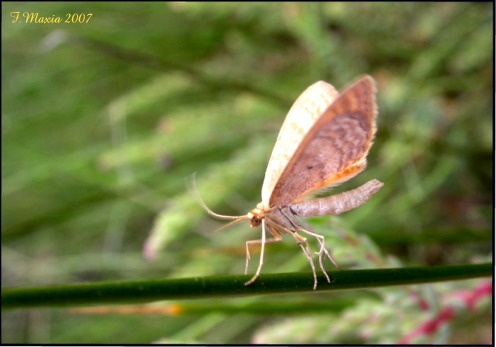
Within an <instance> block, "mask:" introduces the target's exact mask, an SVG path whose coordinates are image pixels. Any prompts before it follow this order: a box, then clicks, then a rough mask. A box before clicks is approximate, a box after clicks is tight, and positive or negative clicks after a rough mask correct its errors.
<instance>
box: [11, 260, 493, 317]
mask: <svg viewBox="0 0 496 347" xmlns="http://www.w3.org/2000/svg"><path fill="white" fill-rule="evenodd" d="M492 271H493V265H492V264H491V263H486V264H471V265H453V266H435V267H410V268H395V269H378V270H342V271H334V272H329V276H330V277H331V283H327V282H326V280H325V277H324V276H323V275H321V276H319V285H318V287H317V290H316V291H332V290H343V289H360V288H377V287H383V286H398V285H408V284H422V283H429V282H442V281H453V280H464V279H470V278H478V277H488V276H491V275H492ZM249 278H251V277H250V276H207V277H192V278H181V279H169V280H149V281H123V282H102V283H94V284H77V285H61V286H50V287H43V288H19V289H5V290H2V309H19V308H29V307H43V306H44V307H51V306H81V305H90V304H93V305H94V304H117V303H119V304H122V303H128V304H129V303H136V302H150V301H157V300H177V299H202V298H203V299H205V298H212V297H236V296H248V295H259V294H277V293H296V292H313V290H312V287H313V278H312V275H311V274H310V273H283V274H264V275H260V277H259V278H258V279H257V280H256V281H255V283H253V284H251V285H249V286H245V285H244V283H245V282H246V280H248V279H249Z"/></svg>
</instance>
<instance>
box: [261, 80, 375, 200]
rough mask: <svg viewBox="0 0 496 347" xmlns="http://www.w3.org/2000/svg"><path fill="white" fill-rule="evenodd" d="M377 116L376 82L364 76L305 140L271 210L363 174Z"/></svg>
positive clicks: (278, 185)
mask: <svg viewBox="0 0 496 347" xmlns="http://www.w3.org/2000/svg"><path fill="white" fill-rule="evenodd" d="M376 114H377V107H376V103H375V82H374V80H373V79H372V77H370V76H365V77H362V78H361V79H359V80H358V81H357V82H355V83H354V84H353V85H351V86H350V87H348V88H347V89H346V90H345V91H344V92H343V93H342V94H341V95H340V96H339V97H338V98H337V99H336V100H335V101H334V102H333V103H332V104H331V105H330V106H329V107H328V108H327V109H326V110H325V111H324V112H323V114H322V115H321V116H320V118H319V119H317V121H316V122H315V124H314V125H313V126H312V127H311V128H310V130H309V131H308V133H307V134H306V135H305V136H304V137H303V139H302V141H301V143H300V145H299V146H298V148H297V149H296V151H295V152H294V154H293V156H292V157H291V159H290V160H289V162H288V164H287V166H286V168H285V169H284V171H283V172H282V174H281V176H280V177H279V179H278V181H277V183H276V185H275V187H274V189H273V191H272V195H271V196H270V199H269V206H270V207H274V206H283V205H286V204H289V203H291V202H293V201H295V200H297V199H298V198H299V197H302V196H304V195H306V194H309V193H311V192H312V191H315V190H317V189H320V188H323V187H325V186H328V185H331V184H336V183H338V182H343V181H346V180H348V179H350V178H351V177H353V176H355V175H356V174H358V173H359V172H360V171H362V170H363V169H364V168H365V166H366V156H367V153H368V151H369V149H370V147H371V145H372V139H373V137H374V133H375V130H376V127H375V116H376Z"/></svg>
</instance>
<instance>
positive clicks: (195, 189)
mask: <svg viewBox="0 0 496 347" xmlns="http://www.w3.org/2000/svg"><path fill="white" fill-rule="evenodd" d="M191 184H192V186H190V185H189V184H187V187H188V190H189V191H190V193H191V194H192V195H193V197H194V198H195V200H196V201H197V202H198V203H199V204H200V206H201V207H202V208H203V209H204V210H205V211H206V212H207V213H208V214H209V215H211V216H213V217H215V218H218V219H224V220H232V221H233V222H231V223H228V224H226V225H225V226H224V227H227V226H230V225H233V224H235V223H237V222H240V221H242V220H247V219H249V217H248V216H247V215H243V216H225V215H222V214H218V213H215V212H214V211H212V210H211V209H209V208H208V206H207V204H205V202H204V201H203V199H202V198H201V197H200V193H199V191H198V187H197V186H196V172H195V173H193V179H192V181H191ZM224 227H222V229H223V228H224Z"/></svg>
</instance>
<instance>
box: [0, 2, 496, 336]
mask: <svg viewBox="0 0 496 347" xmlns="http://www.w3.org/2000/svg"><path fill="white" fill-rule="evenodd" d="M2 9H3V11H2V16H3V18H2V48H3V49H2V58H3V59H2V86H3V88H2V144H3V146H2V285H3V286H4V287H21V286H28V285H29V286H39V285H43V284H48V283H74V282H86V281H89V282H94V281H99V280H117V279H139V278H162V277H189V276H196V275H199V276H201V275H208V274H235V273H242V272H243V269H244V261H245V258H244V242H245V240H248V239H255V238H258V237H259V232H257V231H255V230H252V229H250V228H249V227H248V226H247V225H240V226H237V227H235V228H232V229H230V230H223V231H222V232H221V233H213V232H212V231H213V230H215V229H216V228H217V227H219V226H220V225H222V224H219V223H217V222H214V221H212V220H211V219H210V218H207V216H206V213H205V212H204V211H203V210H202V209H201V207H200V206H199V205H198V204H197V203H196V202H195V200H194V199H193V197H192V195H191V194H190V192H188V190H187V188H186V186H187V184H186V183H187V182H188V181H189V180H191V176H192V174H193V173H195V172H196V177H197V184H198V188H199V191H200V194H201V196H202V198H203V199H204V200H205V201H206V203H207V205H208V206H210V208H212V209H213V210H215V211H217V212H219V213H222V214H233V215H240V214H244V213H246V212H247V211H249V210H250V209H252V208H253V207H255V205H256V203H258V202H259V199H260V188H261V184H262V181H263V174H264V172H265V166H266V164H267V161H268V158H269V156H270V151H271V148H272V146H273V144H274V142H275V139H276V136H277V132H278V129H279V127H280V125H281V124H282V122H283V120H284V116H285V113H286V112H287V110H289V108H290V106H291V103H292V102H293V101H294V100H295V99H296V97H297V96H298V95H299V93H301V92H302V91H303V90H304V89H305V88H306V87H307V86H308V85H310V84H312V83H313V82H315V81H317V80H325V81H328V82H330V83H332V84H333V85H334V86H336V88H337V89H342V88H343V87H345V86H346V85H347V84H348V83H350V82H351V81H353V80H354V78H356V76H358V75H360V74H365V73H366V74H370V75H372V76H373V77H374V78H375V79H376V80H377V82H378V88H379V91H378V104H379V118H378V133H377V137H376V140H375V144H374V146H373V147H372V150H371V153H370V154H369V159H368V162H369V168H368V169H367V170H366V171H365V172H364V173H362V174H361V175H359V176H358V177H357V178H356V179H353V180H352V181H351V182H347V183H345V184H343V185H342V186H341V187H339V188H336V189H335V190H334V191H341V190H344V189H350V188H354V187H357V186H358V185H359V184H361V183H363V182H365V181H366V180H368V179H372V178H377V179H380V180H381V181H383V182H384V183H385V187H384V188H383V190H382V191H381V192H380V193H378V194H377V195H376V196H374V197H373V198H372V199H371V200H370V201H369V202H368V203H367V204H365V205H364V206H362V207H360V208H358V209H356V210H354V211H351V212H349V213H347V214H345V215H343V216H338V217H333V218H324V219H318V220H317V219H315V220H311V221H309V223H311V225H312V227H313V228H314V229H315V230H318V231H319V232H320V233H323V234H325V235H326V240H327V244H328V246H329V247H330V248H331V250H332V252H333V254H334V257H335V258H336V259H337V260H338V262H339V263H340V264H342V265H343V266H345V267H350V268H351V267H353V266H356V267H371V268H373V267H374V266H381V265H382V266H391V265H399V264H405V265H408V264H412V265H434V264H463V263H469V262H477V261H480V260H483V259H489V258H488V257H490V255H491V251H492V233H491V226H492V224H491V223H492V213H493V207H492V197H493V184H494V182H493V174H494V173H493V164H494V157H493V152H492V151H493V148H492V145H493V126H494V125H493V115H492V105H493V104H492V101H493V100H492V97H493V75H494V71H493V65H492V61H493V52H494V50H493V47H492V44H493V31H492V28H493V4H492V3H468V2H467V3H415V2H409V3H325V4H324V3H277V4H275V3H269V4H267V3H256V4H239V3H215V4H211V3H181V2H178V3H119V4H114V3H105V2H103V3H77V2H76V3H13V2H11V3H2ZM14 11H19V12H20V13H21V14H23V13H25V12H38V13H39V15H40V16H41V15H43V16H48V17H52V16H61V17H62V18H63V19H65V15H66V13H78V14H80V13H86V14H87V13H92V14H93V16H92V17H91V19H90V20H89V22H88V23H85V24H81V23H72V24H65V23H60V24H35V23H25V22H17V23H12V18H11V15H10V14H11V13H12V12H14ZM329 221H330V224H329V223H328V222H329ZM355 232H357V233H355ZM143 249H144V250H145V254H146V255H147V256H148V257H154V259H153V261H147V260H145V258H144V257H143V253H142V250H143ZM251 265H252V267H251V270H250V271H254V269H255V266H256V264H251ZM328 266H331V265H330V264H328ZM296 270H305V271H307V270H308V263H307V262H306V259H305V258H304V256H302V254H301V252H300V250H299V248H298V247H297V246H296V245H295V244H294V241H293V240H290V238H288V240H285V241H284V242H282V244H277V245H276V244H274V245H269V246H268V247H267V253H266V264H265V265H264V269H263V271H264V272H278V271H296ZM474 286H476V283H475V282H467V281H466V282H458V283H457V282H454V283H448V284H445V285H439V286H438V285H436V286H422V287H415V288H414V287H412V288H409V289H405V288H397V289H378V290H376V292H377V293H380V298H381V299H380V300H379V299H378V300H372V299H360V300H359V297H357V302H356V304H355V305H352V306H350V308H349V310H347V311H346V312H344V313H342V314H341V313H340V314H339V315H336V313H334V312H330V313H329V314H330V316H329V317H327V318H325V319H322V313H319V317H317V319H316V318H315V317H313V316H304V315H301V316H299V317H298V318H297V319H294V320H293V321H292V322H291V323H289V322H288V321H287V318H286V320H281V319H280V317H278V316H268V315H256V314H254V315H246V313H250V312H251V311H250V310H248V309H247V310H246V311H243V310H242V309H241V310H240V311H239V314H227V313H215V312H212V313H204V314H197V315H191V316H187V315H174V316H146V317H144V316H139V315H138V316H129V315H123V314H110V315H104V316H101V315H100V316H95V315H83V314H74V313H68V312H67V311H62V310H29V311H22V312H16V313H9V314H3V318H4V319H3V320H2V342H3V343H34V344H41V343H147V342H154V341H161V342H169V343H175V342H197V343H246V342H250V341H253V342H260V343H262V342H273V343H274V342H278V343H289V342H299V343H312V342H320V343H345V342H352V343H359V342H365V343H394V342H397V341H399V340H400V339H401V338H402V337H404V336H406V335H407V334H408V332H410V331H411V330H412V329H414V327H415V326H417V325H418V324H419V322H421V321H422V320H423V319H424V318H425V317H426V316H429V314H430V315H432V314H433V311H431V310H427V311H425V310H424V311H422V310H421V309H420V308H419V305H418V302H417V301H416V300H413V299H411V295H410V294H411V292H412V291H414V292H416V293H417V292H418V293H420V294H418V295H420V296H423V297H429V298H430V300H431V301H432V302H437V301H436V300H435V299H432V298H433V297H434V298H442V297H445V296H449V294H450V293H451V292H454V291H457V290H461V289H467V288H473V287H474ZM425 288H428V289H425ZM426 293H427V294H426ZM429 293H430V294H429ZM432 293H436V294H435V295H433V294H432ZM348 294H350V293H348ZM303 296H304V299H306V300H309V301H312V302H317V303H318V302H319V301H325V302H326V301H339V300H340V298H342V297H343V298H344V299H343V300H346V301H347V302H348V301H349V300H350V295H347V296H346V297H344V296H341V295H339V294H336V293H329V294H319V295H303ZM406 298H410V300H405V299H406ZM299 299H302V296H296V295H293V296H281V297H261V298H247V299H243V300H240V299H233V300H236V303H237V304H240V303H241V304H243V303H244V304H246V305H253V304H256V303H257V302H258V303H260V304H263V303H264V302H265V301H267V300H275V301H276V302H281V303H284V302H287V303H288V304H291V305H293V304H295V303H298V302H299ZM226 303H229V300H227V299H226V300H224V301H223V304H226ZM400 304H401V306H400ZM395 305H396V306H395ZM488 305H489V303H486V304H485V305H480V308H479V309H478V310H476V311H473V312H465V313H464V314H461V315H460V316H458V318H457V319H456V320H455V321H454V323H453V325H454V326H456V329H451V330H450V329H449V328H450V327H449V326H447V327H446V328H443V329H441V330H440V331H438V332H437V333H436V334H434V335H433V336H423V337H420V339H419V340H416V342H424V343H438V342H439V343H442V342H444V343H450V342H453V341H460V340H459V338H460V336H463V337H464V340H462V341H465V343H469V344H473V343H489V341H491V340H490V337H491V336H490V329H491V328H490V327H491V322H490V320H491V317H490V314H489V313H488V308H487V307H488ZM434 306H435V305H434ZM434 306H433V305H431V306H430V307H433V308H432V310H435V309H436V307H434ZM396 307H398V310H391V308H396ZM399 307H401V309H399ZM399 311H401V315H399ZM353 312H355V314H354V315H353ZM371 312H378V317H380V319H379V320H377V321H375V322H374V325H370V324H368V323H370V322H368V321H367V319H369V318H370V315H371ZM242 313H245V314H242ZM350 315H352V316H351V317H350ZM467 316H469V317H476V319H473V320H468V322H467V319H466V317H467ZM463 317H465V318H464V319H465V320H463ZM460 321H462V322H463V324H460ZM318 322H320V323H319V324H316V323H318ZM323 322H326V323H327V322H328V323H329V324H323V325H322V323H323ZM331 322H334V323H336V324H338V323H339V327H336V326H335V328H334V329H335V330H329V327H330V323H331ZM377 322H382V323H381V324H378V323H377ZM288 324H291V326H289V325H288ZM457 324H458V325H457ZM130 326H132V327H133V328H132V329H129V327H130ZM309 327H311V329H310V328H309ZM350 327H353V329H352V330H353V331H348V330H347V329H349V328H350ZM360 327H363V328H360ZM367 328H369V330H367ZM279 329H283V330H282V331H284V332H285V333H284V334H282V335H278V333H277V332H278V331H279ZM302 329H303V330H302ZM370 329H372V330H370ZM453 330H456V333H454V332H453ZM301 331H305V332H306V334H300V335H299V332H301ZM488 331H489V332H488ZM488 334H489V335H488ZM273 336H276V338H275V340H274V339H273Z"/></svg>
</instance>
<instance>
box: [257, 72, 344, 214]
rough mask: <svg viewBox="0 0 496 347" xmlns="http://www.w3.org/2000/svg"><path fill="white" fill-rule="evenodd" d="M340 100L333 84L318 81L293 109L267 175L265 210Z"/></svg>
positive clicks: (284, 126) (281, 132) (280, 132)
mask: <svg viewBox="0 0 496 347" xmlns="http://www.w3.org/2000/svg"><path fill="white" fill-rule="evenodd" d="M338 96H339V93H338V92H337V90H336V89H335V88H334V87H333V86H332V85H331V84H329V83H327V82H324V81H318V82H315V83H314V84H312V85H311V86H310V87H308V88H307V89H305V91H304V92H303V93H301V95H300V96H299V97H298V99H296V101H295V102H294V104H293V106H291V109H290V110H289V112H288V114H287V116H286V119H285V120H284V123H283V124H282V126H281V130H280V131H279V135H278V136H277V140H276V144H275V145H274V149H273V150H272V154H271V156H270V159H269V163H268V164H267V170H266V171H265V178H264V182H263V185H262V202H263V203H264V204H265V205H266V206H268V205H269V199H270V197H271V195H272V194H273V190H274V186H275V184H276V182H277V181H278V180H279V177H280V176H281V173H282V171H283V170H284V169H285V168H286V166H287V164H288V161H289V160H290V159H291V157H292V156H293V154H294V153H295V151H296V150H297V148H298V146H299V145H300V143H301V140H302V138H303V137H304V136H305V135H306V134H307V133H308V131H309V129H310V128H311V127H312V126H313V125H314V124H315V121H316V120H317V119H318V118H319V117H320V116H321V115H322V113H323V112H324V111H325V110H326V109H327V108H328V107H329V105H331V104H332V103H333V102H334V100H336V98H337V97H338Z"/></svg>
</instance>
